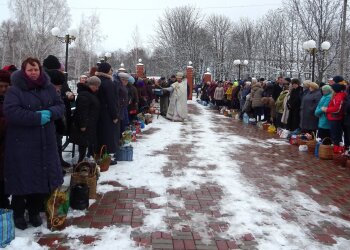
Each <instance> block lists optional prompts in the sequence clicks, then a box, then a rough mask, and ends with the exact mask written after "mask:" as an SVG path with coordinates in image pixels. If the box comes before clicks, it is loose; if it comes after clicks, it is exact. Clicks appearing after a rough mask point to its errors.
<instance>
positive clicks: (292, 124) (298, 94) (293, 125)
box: [287, 86, 303, 130]
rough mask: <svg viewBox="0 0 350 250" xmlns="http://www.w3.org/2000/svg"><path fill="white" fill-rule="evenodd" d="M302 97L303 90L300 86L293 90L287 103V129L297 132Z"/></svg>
mask: <svg viewBox="0 0 350 250" xmlns="http://www.w3.org/2000/svg"><path fill="white" fill-rule="evenodd" d="M302 96H303V88H302V87H300V86H299V87H297V88H296V89H292V90H291V92H290V96H289V99H288V102H287V107H288V109H289V116H288V122H287V127H288V128H289V129H290V130H295V129H297V128H299V124H300V106H301V98H302Z"/></svg>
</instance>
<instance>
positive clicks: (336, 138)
mask: <svg viewBox="0 0 350 250" xmlns="http://www.w3.org/2000/svg"><path fill="white" fill-rule="evenodd" d="M329 125H330V128H331V139H332V142H333V144H334V145H337V146H339V144H340V143H341V142H342V141H343V140H342V139H343V138H342V137H343V121H329Z"/></svg>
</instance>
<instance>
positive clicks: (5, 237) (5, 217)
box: [0, 208, 15, 247]
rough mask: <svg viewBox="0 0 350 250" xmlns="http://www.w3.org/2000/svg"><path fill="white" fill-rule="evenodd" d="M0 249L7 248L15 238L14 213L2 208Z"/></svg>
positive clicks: (0, 214) (0, 213)
mask: <svg viewBox="0 0 350 250" xmlns="http://www.w3.org/2000/svg"><path fill="white" fill-rule="evenodd" d="M0 216H1V217H0V218H1V222H0V234H1V235H0V247H6V246H7V245H8V244H10V242H11V241H12V240H13V239H14V238H15V223H14V220H13V211H12V210H10V209H3V208H0Z"/></svg>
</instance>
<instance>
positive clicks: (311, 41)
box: [308, 40, 316, 49]
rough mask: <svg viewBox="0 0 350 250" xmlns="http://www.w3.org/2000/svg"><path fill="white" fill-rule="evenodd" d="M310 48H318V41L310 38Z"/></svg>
mask: <svg viewBox="0 0 350 250" xmlns="http://www.w3.org/2000/svg"><path fill="white" fill-rule="evenodd" d="M308 44H309V49H315V48H316V42H315V41H314V40H309V41H308Z"/></svg>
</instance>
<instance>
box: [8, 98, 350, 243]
mask: <svg viewBox="0 0 350 250" xmlns="http://www.w3.org/2000/svg"><path fill="white" fill-rule="evenodd" d="M189 103H190V104H191V105H195V106H196V107H197V109H198V111H199V114H196V115H190V119H189V121H187V122H185V123H174V122H170V121H168V120H166V119H164V118H162V117H159V119H154V122H153V123H152V124H150V125H148V126H147V127H146V128H145V130H143V131H147V130H149V129H154V131H155V132H154V133H151V134H150V135H147V136H144V137H145V138H144V139H140V140H138V141H137V142H135V143H133V146H134V160H133V161H132V162H118V164H117V165H116V166H111V167H110V169H109V171H107V172H103V173H101V177H100V179H99V183H101V182H108V181H117V182H119V183H120V184H121V185H122V186H125V187H128V188H141V187H142V188H145V189H148V190H149V191H152V192H155V193H156V194H158V195H159V197H156V198H152V199H150V202H152V203H154V204H158V205H160V207H161V208H159V209H147V208H146V207H145V206H144V205H143V204H139V206H138V207H139V208H141V209H142V210H143V211H144V214H145V215H146V217H145V218H144V220H143V225H142V226H141V227H140V228H138V229H137V230H139V231H141V232H155V231H163V232H169V233H171V231H170V230H169V225H167V222H166V221H167V220H166V218H169V217H172V216H176V215H177V212H176V211H177V209H184V207H185V205H184V201H183V200H181V199H179V197H178V196H174V195H173V194H171V193H169V192H168V191H169V190H170V189H186V190H196V189H198V188H200V187H201V186H202V185H207V184H208V183H211V184H212V183H215V185H217V186H218V187H219V188H220V189H221V190H222V192H223V197H222V198H221V201H219V202H218V203H217V204H216V209H217V210H219V211H220V212H221V214H222V215H223V216H221V217H219V218H217V219H218V220H219V221H222V222H223V223H227V224H228V229H227V230H225V231H223V232H221V233H220V237H222V238H227V239H231V238H232V237H239V236H240V235H244V234H246V233H250V234H252V235H254V237H255V240H256V241H257V243H258V245H257V246H256V247H257V248H258V249H349V246H350V241H349V240H346V239H344V238H340V237H338V238H336V241H337V244H335V245H333V246H326V245H324V244H321V243H319V242H318V241H316V240H314V239H313V238H312V237H310V235H311V233H310V229H309V227H308V226H307V225H308V224H314V225H319V222H320V221H329V222H332V223H334V224H336V225H339V226H342V227H347V228H350V223H349V222H348V221H346V220H343V219H340V218H339V217H337V216H335V215H334V214H336V213H337V212H338V208H337V207H334V206H321V205H320V204H318V203H317V202H316V201H314V200H313V199H312V198H311V197H309V196H307V195H306V194H304V193H302V192H299V191H296V190H292V191H291V192H290V193H289V196H288V197H285V195H284V193H283V192H280V191H279V190H275V192H277V193H278V197H279V200H280V201H281V200H282V202H277V201H271V200H266V199H263V198H262V197H260V196H259V195H258V193H259V192H258V190H257V189H258V188H257V187H256V186H255V185H254V184H253V183H252V182H250V181H249V180H247V178H246V177H245V176H244V175H243V174H242V171H241V168H242V167H244V166H243V165H244V164H243V163H242V162H241V161H238V160H237V161H236V160H233V159H234V158H235V154H241V153H244V147H245V146H247V145H255V146H256V145H260V146H261V147H262V148H269V147H272V146H273V145H283V144H286V143H285V142H284V141H282V140H277V139H270V140H265V141H259V140H258V139H256V140H252V139H250V137H249V138H246V137H243V136H240V135H239V134H238V133H237V134H235V133H229V132H227V131H222V132H220V133H214V132H213V131H214V130H215V129H217V127H218V125H217V123H216V122H214V121H215V119H213V117H214V118H217V119H225V118H223V116H222V115H219V114H214V113H213V112H212V111H210V110H208V109H207V108H205V107H203V106H200V105H199V104H197V103H196V102H189ZM226 119H228V118H226ZM174 144H179V145H183V146H184V148H187V149H188V150H187V151H184V152H172V153H173V154H174V153H175V154H179V157H187V158H188V162H187V166H183V167H181V168H179V167H176V168H174V170H173V171H172V174H171V175H170V176H165V175H164V173H163V168H164V167H165V166H167V165H169V164H172V161H171V160H169V157H168V156H167V154H160V153H159V152H168V150H169V149H171V145H174ZM157 152H158V153H157ZM228 152H230V153H228ZM65 158H66V159H67V160H71V158H70V156H69V155H68V154H67V155H66V157H65ZM73 160H74V159H73ZM256 161H259V157H258V156H257V158H256ZM283 164H285V165H283ZM290 164H292V161H291V163H290ZM211 166H215V168H213V167H211ZM285 166H288V164H286V163H281V166H280V167H285ZM273 178H274V180H275V182H276V183H279V184H280V185H281V186H282V187H283V189H287V190H288V189H291V188H292V187H293V186H295V185H297V182H298V181H297V179H296V178H295V176H289V177H286V176H274V177H273ZM68 183H69V177H68V176H67V177H66V178H65V184H68ZM120 189H122V188H121V187H114V186H113V185H107V184H105V185H100V186H99V187H98V192H99V193H101V194H104V193H107V192H110V191H116V190H120ZM313 192H315V193H317V192H318V190H316V189H314V190H313ZM93 202H94V201H93V200H91V203H93ZM169 204H171V206H169ZM288 206H293V209H294V211H295V216H296V220H292V221H288V220H285V219H283V218H282V217H281V214H282V213H283V212H285V207H288ZM84 213H85V212H84V211H83V212H81V211H79V212H78V211H72V210H70V211H69V214H68V217H79V216H82V215H84ZM305 215H307V216H305ZM208 220H209V218H208V217H207V215H206V214H204V213H197V212H196V211H192V212H191V220H188V221H181V222H180V223H179V225H175V227H176V226H177V227H179V228H181V227H182V226H185V225H186V224H187V226H189V227H190V228H191V230H192V231H195V232H199V233H200V236H201V237H202V241H203V242H204V243H206V242H209V241H210V237H211V236H210V235H211V234H210V232H209V231H210V229H209V228H208V225H207V223H208ZM133 230H136V229H135V228H131V226H127V225H118V226H115V225H113V226H109V227H105V228H103V229H96V228H78V227H76V226H69V227H67V228H66V229H64V230H63V231H62V232H60V233H63V234H67V235H69V240H68V241H67V244H65V246H68V247H69V248H71V249H142V248H141V247H138V246H137V245H136V243H135V242H134V240H133V239H132V237H131V234H132V231H133ZM54 233H55V232H54ZM54 233H52V232H50V231H49V230H48V229H46V223H44V225H42V226H41V227H39V228H29V229H27V230H25V231H21V230H16V239H15V240H14V241H13V242H12V243H11V244H10V245H9V246H8V247H7V248H6V249H29V248H30V249H32V250H34V249H45V247H42V246H39V245H38V244H37V243H35V241H34V239H35V237H36V235H38V234H54ZM84 235H89V236H98V239H99V240H96V241H95V242H94V244H93V245H88V246H87V245H84V244H83V243H82V242H80V241H79V240H78V239H77V238H78V237H79V236H84Z"/></svg>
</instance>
